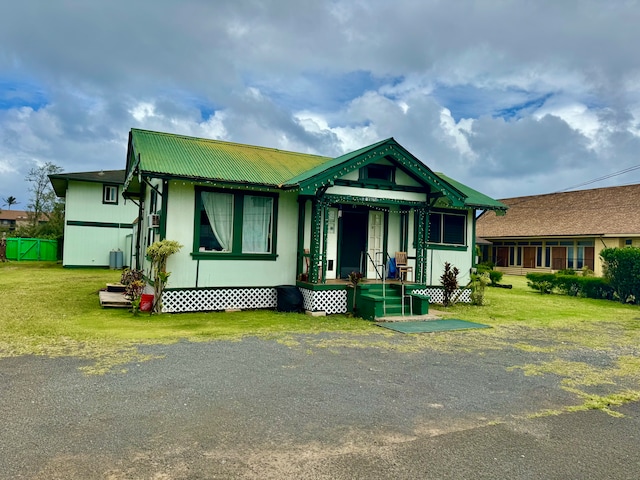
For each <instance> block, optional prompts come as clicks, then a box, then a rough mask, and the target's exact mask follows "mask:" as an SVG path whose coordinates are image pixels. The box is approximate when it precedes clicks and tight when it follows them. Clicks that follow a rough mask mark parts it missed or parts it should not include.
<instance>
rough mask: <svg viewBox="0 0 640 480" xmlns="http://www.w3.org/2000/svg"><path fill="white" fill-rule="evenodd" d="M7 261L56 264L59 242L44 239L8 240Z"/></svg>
mask: <svg viewBox="0 0 640 480" xmlns="http://www.w3.org/2000/svg"><path fill="white" fill-rule="evenodd" d="M7 260H16V261H18V262H21V261H23V260H24V261H29V260H30V261H36V260H39V261H43V262H55V261H57V260H58V241H57V240H44V239H42V238H7Z"/></svg>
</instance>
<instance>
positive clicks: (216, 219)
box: [202, 192, 233, 252]
mask: <svg viewBox="0 0 640 480" xmlns="http://www.w3.org/2000/svg"><path fill="white" fill-rule="evenodd" d="M202 205H203V206H204V209H205V211H206V212H207V218H208V219H209V225H211V230H213V235H214V236H215V237H216V240H218V243H219V244H220V246H221V247H222V251H223V252H230V251H231V245H232V241H233V194H231V193H219V192H202Z"/></svg>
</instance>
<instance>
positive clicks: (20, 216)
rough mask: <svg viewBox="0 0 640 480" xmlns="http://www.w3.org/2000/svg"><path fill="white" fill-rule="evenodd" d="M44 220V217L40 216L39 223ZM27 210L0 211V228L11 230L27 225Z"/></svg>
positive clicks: (28, 221)
mask: <svg viewBox="0 0 640 480" xmlns="http://www.w3.org/2000/svg"><path fill="white" fill-rule="evenodd" d="M43 222H46V218H44V217H43V218H41V221H40V222H39V223H43ZM30 223H31V222H30V220H29V212H25V211H23V210H6V209H3V210H1V211H0V229H1V230H6V231H9V232H13V231H14V230H15V229H16V228H18V227H23V226H27V225H29V224H30Z"/></svg>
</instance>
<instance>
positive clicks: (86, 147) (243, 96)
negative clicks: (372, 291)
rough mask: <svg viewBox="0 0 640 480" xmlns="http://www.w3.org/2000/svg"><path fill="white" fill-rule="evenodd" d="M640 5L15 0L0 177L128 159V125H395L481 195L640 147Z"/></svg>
mask: <svg viewBox="0 0 640 480" xmlns="http://www.w3.org/2000/svg"><path fill="white" fill-rule="evenodd" d="M123 11H126V12H127V15H122V12H123ZM140 18H144V19H145V21H144V22H140V21H139V19H140ZM15 19H20V21H15ZM638 23H640V5H638V3H637V2H628V1H625V0H612V1H610V2H607V4H606V7H602V6H600V5H594V4H593V2H583V1H580V0H567V1H563V2H555V1H551V0H541V1H538V2H521V1H518V0H505V1H501V2H485V1H480V0H476V1H474V0H472V1H469V2H441V1H436V0H427V1H422V2H416V1H413V0H398V1H397V2H394V3H389V2H380V1H377V0H373V1H362V0H335V1H332V2H300V1H298V0H279V1H278V2H272V1H265V2H237V1H235V0H220V1H217V2H215V3H212V2H199V1H192V0H185V1H184V2H179V3H175V2H167V1H164V0H159V1H154V2H150V1H144V0H142V1H140V2H133V3H132V2H125V1H124V0H113V1H110V2H83V3H81V4H73V8H72V7H71V6H70V4H68V3H64V2H62V3H60V2H50V1H45V0H34V1H31V2H9V3H7V5H5V6H4V9H3V15H2V16H0V72H4V73H2V74H0V88H5V89H7V91H8V89H10V88H15V89H16V91H15V92H13V91H11V92H9V93H7V94H6V95H3V96H2V97H1V99H0V172H1V173H2V174H1V175H0V196H3V195H4V196H6V195H15V196H18V197H24V196H25V195H26V193H20V192H16V190H20V189H21V190H22V191H23V192H24V191H26V186H25V185H24V182H23V178H24V174H25V173H26V170H28V168H29V167H30V166H31V165H34V162H35V161H53V162H54V163H57V164H59V165H61V166H62V167H63V168H64V170H66V171H82V170H83V169H86V170H89V169H99V168H105V169H110V168H122V167H123V166H124V162H125V158H124V156H125V152H126V140H127V133H128V130H129V129H130V128H131V127H137V128H147V129H152V130H161V131H169V132H175V133H182V134H187V135H195V136H202V137H208V138H220V139H225V140H231V141H237V142H245V143H251V144H259V145H266V146H272V147H277V148H288V149H294V150H300V151H305V152H313V153H320V154H324V155H338V154H341V153H344V152H345V151H349V150H353V149H356V148H359V147H362V146H364V145H367V144H370V143H373V142H375V141H378V140H381V139H383V138H387V137H391V136H393V137H394V138H396V139H397V140H398V141H399V142H400V143H402V144H403V145H404V146H405V147H407V148H408V149H409V150H410V151H412V152H413V153H414V154H416V156H418V158H420V159H422V160H424V161H425V162H426V163H427V164H428V165H429V166H430V167H432V168H434V169H435V170H440V171H443V172H444V173H447V174H448V175H451V176H452V177H454V178H457V179H459V180H460V181H463V182H465V181H466V182H467V183H469V184H470V185H471V186H473V187H475V188H478V189H480V190H481V191H485V192H486V193H489V194H492V195H494V196H502V197H504V196H511V195H512V194H514V193H517V194H527V193H539V192H541V191H550V190H554V189H556V188H562V187H565V186H566V185H567V184H575V183H578V182H577V181H581V180H588V179H589V178H591V177H592V176H593V175H594V174H593V172H594V171H597V172H598V175H600V174H601V173H606V172H612V171H617V170H620V169H623V168H625V167H629V166H632V165H637V163H638V160H637V158H638V156H637V152H638V148H639V145H638V144H639V143H640V88H639V87H638V85H639V84H640V83H639V82H638V79H639V78H640V57H639V56H638V55H637V54H636V51H635V50H636V48H637V47H636V46H637V45H638V44H639V43H640V32H639V31H638V28H637V25H638ZM3 75H7V76H8V77H10V78H11V81H12V82H13V83H11V84H9V83H7V81H6V78H5V77H4V76H3ZM8 77H7V78H8ZM16 79H17V80H16ZM3 81H4V82H5V83H3ZM21 85H22V86H21ZM34 92H36V93H37V94H38V95H37V96H36V97H37V98H36V100H37V101H36V100H34ZM21 98H22V99H25V102H27V100H28V99H30V100H29V101H30V102H31V103H30V104H27V103H25V104H24V105H19V104H18V105H16V104H15V102H16V99H21ZM2 99H4V100H2ZM3 101H4V103H3ZM9 102H14V103H9ZM40 103H42V105H40ZM576 180H577V181H576ZM632 180H637V181H640V178H636V179H632ZM626 181H629V179H627V180H626ZM24 203H25V202H23V204H24Z"/></svg>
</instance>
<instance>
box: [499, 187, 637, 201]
mask: <svg viewBox="0 0 640 480" xmlns="http://www.w3.org/2000/svg"><path fill="white" fill-rule="evenodd" d="M633 187H637V188H640V183H632V184H628V185H611V186H609V187H596V188H583V189H582V190H570V191H567V192H550V193H537V194H534V195H521V196H519V197H506V198H501V199H500V201H501V202H503V201H507V200H518V199H521V198H538V197H550V196H552V195H571V194H576V193H586V192H595V191H597V190H613V189H616V188H633Z"/></svg>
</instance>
